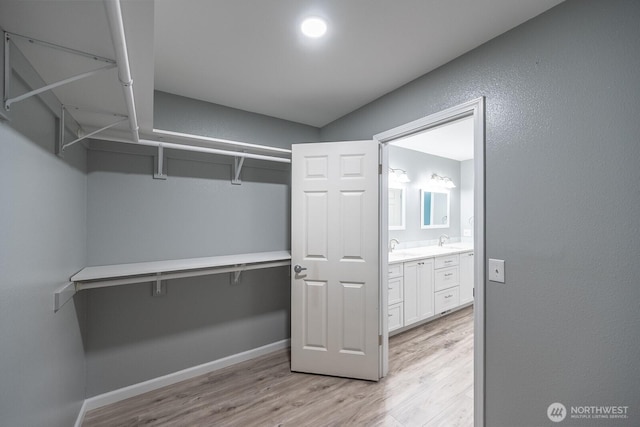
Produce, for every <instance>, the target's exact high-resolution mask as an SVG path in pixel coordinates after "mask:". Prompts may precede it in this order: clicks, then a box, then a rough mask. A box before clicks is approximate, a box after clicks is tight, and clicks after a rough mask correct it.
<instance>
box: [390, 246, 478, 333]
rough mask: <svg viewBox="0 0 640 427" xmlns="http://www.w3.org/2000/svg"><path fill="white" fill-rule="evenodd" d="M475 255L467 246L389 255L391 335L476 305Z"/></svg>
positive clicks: (403, 251)
mask: <svg viewBox="0 0 640 427" xmlns="http://www.w3.org/2000/svg"><path fill="white" fill-rule="evenodd" d="M473 255H474V253H473V245H470V244H464V243H456V244H451V245H445V246H426V247H421V248H412V249H404V250H399V251H396V252H391V253H389V278H388V290H389V298H388V305H389V307H388V316H389V318H388V328H389V332H392V331H393V332H395V333H398V332H402V331H404V330H407V329H410V328H411V327H414V326H417V325H418V324H422V323H425V322H426V321H429V320H430V319H435V318H437V317H439V316H441V315H442V314H446V313H448V312H450V311H452V310H455V309H459V308H462V307H466V306H468V305H470V304H472V303H473V295H474V293H473V287H474V283H473Z"/></svg>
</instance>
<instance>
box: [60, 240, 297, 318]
mask: <svg viewBox="0 0 640 427" xmlns="http://www.w3.org/2000/svg"><path fill="white" fill-rule="evenodd" d="M287 265H291V253H290V252H289V251H274V252H256V253H248V254H237V255H223V256H213V257H204V258H187V259H175V260H167V261H150V262H136V263H130V264H114V265H99V266H93V267H85V268H83V269H82V270H80V271H79V272H78V273H76V274H74V275H73V276H71V279H70V280H71V281H70V283H68V284H66V285H64V286H63V287H61V288H60V289H59V290H58V291H56V292H55V300H54V310H55V311H57V310H59V309H60V307H62V305H63V304H64V303H66V302H67V301H68V300H69V299H71V297H73V294H75V292H78V291H81V290H84V289H94V288H104V287H108V286H120V285H128V284H132V283H142V282H154V283H156V284H157V286H158V287H159V286H160V282H161V281H162V280H170V279H180V278H184V277H195V276H206V275H209V274H218V273H234V275H233V276H232V278H233V281H234V282H235V283H237V282H238V280H239V278H240V274H241V273H242V272H243V271H247V270H256V269H262V268H272V267H282V266H287Z"/></svg>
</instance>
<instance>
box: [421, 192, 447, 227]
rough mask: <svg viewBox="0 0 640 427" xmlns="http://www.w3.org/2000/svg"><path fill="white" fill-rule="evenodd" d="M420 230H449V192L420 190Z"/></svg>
mask: <svg viewBox="0 0 640 427" xmlns="http://www.w3.org/2000/svg"><path fill="white" fill-rule="evenodd" d="M420 194H421V197H420V228H449V192H448V191H444V190H442V191H432V190H420Z"/></svg>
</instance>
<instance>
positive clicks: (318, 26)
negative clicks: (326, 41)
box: [300, 16, 327, 39]
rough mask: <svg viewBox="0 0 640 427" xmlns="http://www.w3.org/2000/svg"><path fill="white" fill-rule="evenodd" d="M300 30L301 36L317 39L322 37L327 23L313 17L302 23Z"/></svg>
mask: <svg viewBox="0 0 640 427" xmlns="http://www.w3.org/2000/svg"><path fill="white" fill-rule="evenodd" d="M300 30H302V34H304V35H305V36H307V37H311V38H314V39H317V38H318V37H322V36H324V35H325V33H326V32H327V22H326V21H325V20H324V19H322V18H318V17H315V16H314V17H311V18H307V19H305V20H304V21H302V24H301V25H300Z"/></svg>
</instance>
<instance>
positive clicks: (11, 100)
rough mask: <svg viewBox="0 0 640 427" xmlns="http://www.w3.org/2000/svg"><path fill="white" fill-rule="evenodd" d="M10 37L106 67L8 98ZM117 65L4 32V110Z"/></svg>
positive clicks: (61, 47)
mask: <svg viewBox="0 0 640 427" xmlns="http://www.w3.org/2000/svg"><path fill="white" fill-rule="evenodd" d="M12 37H16V38H22V39H25V40H27V41H28V42H29V43H32V44H37V45H40V46H44V47H48V48H51V49H56V50H61V51H63V52H68V53H73V54H75V55H79V56H83V57H87V58H91V59H93V60H95V61H101V62H106V65H103V66H102V67H100V68H96V69H95V70H91V71H87V72H84V73H80V74H77V75H75V76H71V77H68V78H66V79H63V80H60V81H57V82H55V83H51V84H48V85H44V86H42V87H40V88H38V89H34V90H31V91H29V92H26V93H23V94H22V95H18V96H16V97H14V98H9V92H10V88H11V65H10V60H11V46H10V44H11V43H10V42H11V38H12ZM117 66H118V65H117V64H116V61H114V60H112V59H108V58H103V57H100V56H98V55H93V54H90V53H87V52H82V51H79V50H75V49H71V48H67V47H64V46H59V45H56V44H53V43H49V42H45V41H42V40H37V39H33V38H30V37H25V36H21V35H19V34H14V33H9V32H7V31H5V32H4V95H3V98H2V99H3V104H4V109H5V110H6V111H9V110H10V109H11V104H14V103H16V102H20V101H23V100H25V99H27V98H30V97H32V96H34V95H38V94H40V93H42V92H46V91H48V90H51V89H55V88H57V87H59V86H63V85H65V84H68V83H72V82H75V81H76V80H80V79H84V78H86V77H90V76H93V75H94V74H97V73H99V72H101V71H105V70H110V69H112V68H116V67H117Z"/></svg>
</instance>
